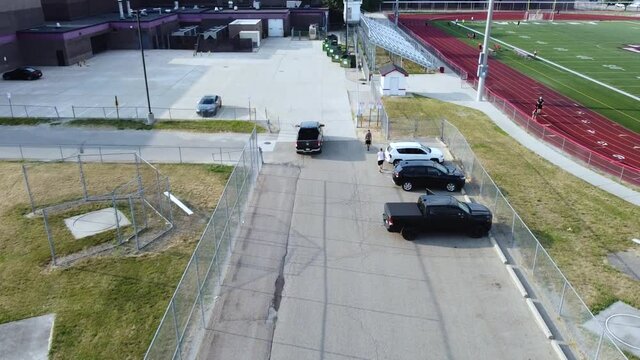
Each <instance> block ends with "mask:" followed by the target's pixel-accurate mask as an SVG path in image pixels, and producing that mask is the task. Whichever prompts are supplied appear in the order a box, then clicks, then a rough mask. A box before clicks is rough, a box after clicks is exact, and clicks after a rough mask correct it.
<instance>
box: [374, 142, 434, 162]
mask: <svg viewBox="0 0 640 360" xmlns="http://www.w3.org/2000/svg"><path fill="white" fill-rule="evenodd" d="M384 158H385V160H387V162H388V163H389V164H393V165H394V166H395V165H396V164H398V163H399V162H400V161H402V160H433V161H437V162H439V163H442V162H443V161H444V155H442V151H440V149H436V148H430V147H428V146H424V145H422V144H420V143H417V142H396V143H390V144H389V146H387V149H386V150H385V151H384Z"/></svg>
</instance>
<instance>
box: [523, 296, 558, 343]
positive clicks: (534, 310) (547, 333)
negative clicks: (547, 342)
mask: <svg viewBox="0 0 640 360" xmlns="http://www.w3.org/2000/svg"><path fill="white" fill-rule="evenodd" d="M526 301H527V305H528V306H529V310H531V313H532V314H533V317H534V318H535V319H536V322H537V323H538V326H539V327H540V330H542V332H543V333H544V335H545V336H546V337H547V339H553V334H552V333H551V330H549V327H548V326H547V323H545V322H544V319H543V318H542V315H540V312H539V311H538V308H537V307H536V304H535V303H534V302H533V300H531V298H527V299H526Z"/></svg>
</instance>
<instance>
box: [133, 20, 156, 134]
mask: <svg viewBox="0 0 640 360" xmlns="http://www.w3.org/2000/svg"><path fill="white" fill-rule="evenodd" d="M136 19H137V21H138V42H139V43H140V53H141V54H142V71H143V72H144V88H145V90H146V92H147V107H148V108H149V113H148V114H147V125H153V123H154V122H155V119H154V117H153V112H151V99H150V98H149V82H148V81H147V64H146V62H145V60H144V46H143V45H142V26H141V25H140V10H137V11H136Z"/></svg>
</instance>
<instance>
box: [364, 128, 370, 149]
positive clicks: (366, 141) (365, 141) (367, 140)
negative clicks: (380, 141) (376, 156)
mask: <svg viewBox="0 0 640 360" xmlns="http://www.w3.org/2000/svg"><path fill="white" fill-rule="evenodd" d="M364 143H365V144H367V151H369V147H370V146H371V130H367V133H366V134H364Z"/></svg>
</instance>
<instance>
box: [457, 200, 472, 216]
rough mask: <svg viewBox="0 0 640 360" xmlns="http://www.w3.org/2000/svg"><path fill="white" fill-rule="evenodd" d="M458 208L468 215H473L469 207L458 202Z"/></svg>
mask: <svg viewBox="0 0 640 360" xmlns="http://www.w3.org/2000/svg"><path fill="white" fill-rule="evenodd" d="M458 207H459V208H460V209H462V211H464V212H466V213H467V214H471V209H469V205H467V204H465V203H463V202H460V201H458Z"/></svg>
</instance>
